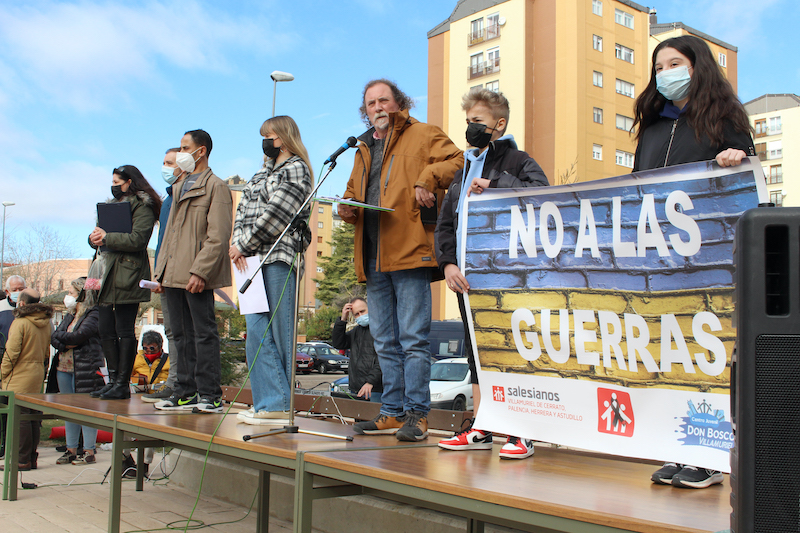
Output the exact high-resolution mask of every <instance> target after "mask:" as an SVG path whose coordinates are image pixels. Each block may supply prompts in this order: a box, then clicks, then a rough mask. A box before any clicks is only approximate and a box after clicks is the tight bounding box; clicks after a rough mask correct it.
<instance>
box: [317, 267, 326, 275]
mask: <svg viewBox="0 0 800 533" xmlns="http://www.w3.org/2000/svg"><path fill="white" fill-rule="evenodd" d="M323 272H325V269H324V268H322V267H317V274H321V273H323Z"/></svg>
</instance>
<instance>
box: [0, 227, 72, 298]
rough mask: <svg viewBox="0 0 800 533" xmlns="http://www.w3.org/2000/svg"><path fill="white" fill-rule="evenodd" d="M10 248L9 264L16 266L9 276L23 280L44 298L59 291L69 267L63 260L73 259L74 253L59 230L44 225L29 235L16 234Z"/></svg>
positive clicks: (29, 231)
mask: <svg viewBox="0 0 800 533" xmlns="http://www.w3.org/2000/svg"><path fill="white" fill-rule="evenodd" d="M6 246H7V247H8V255H7V257H8V258H9V262H11V263H13V264H14V266H12V267H9V268H6V272H8V274H7V275H8V276H10V275H13V274H16V275H19V276H22V277H23V278H25V282H26V283H27V285H28V287H34V288H36V289H37V290H38V291H39V292H40V293H41V295H42V297H44V296H47V295H49V294H51V293H53V292H57V291H58V290H59V289H58V284H57V280H58V279H60V278H61V274H62V273H63V272H64V270H65V263H66V262H65V261H62V260H63V259H66V258H70V257H72V249H71V248H70V246H69V245H68V241H67V239H66V238H65V237H64V236H63V235H61V234H59V232H58V231H57V230H55V229H54V228H52V227H50V226H45V225H43V224H37V225H31V229H30V230H28V232H27V233H23V234H21V235H20V234H15V235H14V236H13V238H12V239H11V240H10V242H8V243H6ZM4 282H5V281H4Z"/></svg>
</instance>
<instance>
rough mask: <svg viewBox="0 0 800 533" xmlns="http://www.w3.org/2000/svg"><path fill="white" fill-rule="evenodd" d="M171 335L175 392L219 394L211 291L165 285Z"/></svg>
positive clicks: (215, 330) (219, 366)
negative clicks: (175, 359)
mask: <svg viewBox="0 0 800 533" xmlns="http://www.w3.org/2000/svg"><path fill="white" fill-rule="evenodd" d="M164 295H165V296H166V300H167V307H169V321H170V326H172V328H171V329H172V338H173V339H175V346H176V347H177V350H178V353H179V354H180V357H179V358H178V379H177V382H176V383H175V393H176V394H178V395H179V396H181V397H189V396H193V395H194V394H195V393H197V394H199V395H200V396H201V397H203V398H219V397H221V396H222V387H221V386H220V380H221V379H222V368H221V364H220V355H219V331H218V330H217V320H216V318H215V316H214V291H212V290H205V291H203V292H199V293H191V292H189V291H187V290H185V289H173V288H169V287H167V288H165V289H164Z"/></svg>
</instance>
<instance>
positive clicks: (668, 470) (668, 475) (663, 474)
mask: <svg viewBox="0 0 800 533" xmlns="http://www.w3.org/2000/svg"><path fill="white" fill-rule="evenodd" d="M681 470H683V465H681V464H678V463H664V466H662V467H661V468H659V469H658V470H656V471H655V472H653V475H652V476H650V480H651V481H652V482H653V483H656V484H657V485H672V478H673V476H675V474H677V473H678V472H680V471H681Z"/></svg>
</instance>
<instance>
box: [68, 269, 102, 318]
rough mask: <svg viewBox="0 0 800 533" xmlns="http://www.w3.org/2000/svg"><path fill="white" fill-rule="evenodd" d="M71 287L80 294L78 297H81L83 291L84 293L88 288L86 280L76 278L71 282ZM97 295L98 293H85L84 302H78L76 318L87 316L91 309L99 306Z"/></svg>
mask: <svg viewBox="0 0 800 533" xmlns="http://www.w3.org/2000/svg"><path fill="white" fill-rule="evenodd" d="M70 285H72V288H73V289H75V290H76V291H77V292H78V296H79V297H80V294H81V291H83V290H84V287H86V278H85V277H80V278H75V279H73V280H72V281H71V282H70ZM96 293H97V291H88V290H87V291H84V292H83V301H81V302H78V308H77V310H76V312H75V318H78V317H80V316H83V315H85V314H86V312H87V311H88V310H89V309H91V308H92V307H94V306H96V305H97V295H96Z"/></svg>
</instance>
